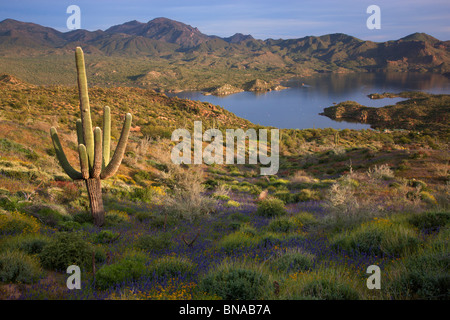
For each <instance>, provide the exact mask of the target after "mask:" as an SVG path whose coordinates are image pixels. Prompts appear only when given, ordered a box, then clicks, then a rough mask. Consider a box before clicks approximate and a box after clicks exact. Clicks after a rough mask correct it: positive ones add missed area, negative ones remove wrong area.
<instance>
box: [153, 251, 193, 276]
mask: <svg viewBox="0 0 450 320" xmlns="http://www.w3.org/2000/svg"><path fill="white" fill-rule="evenodd" d="M195 271H196V266H195V264H194V263H192V261H190V260H189V259H186V258H183V257H174V256H166V257H162V258H159V259H157V260H155V261H152V263H151V264H150V265H149V270H148V273H149V274H150V275H152V276H153V277H158V278H162V277H167V278H174V277H178V276H180V275H182V276H185V277H189V276H192V275H193V274H194V273H195Z"/></svg>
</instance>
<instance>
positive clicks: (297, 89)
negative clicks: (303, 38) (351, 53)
mask: <svg viewBox="0 0 450 320" xmlns="http://www.w3.org/2000/svg"><path fill="white" fill-rule="evenodd" d="M282 84H283V85H284V86H287V87H288V89H286V90H281V91H270V92H267V93H260V94H255V93H252V92H240V93H237V94H233V95H229V96H224V97H216V96H212V95H203V94H202V93H201V92H180V93H177V94H171V96H174V95H175V96H177V97H179V98H187V99H191V100H200V101H207V102H210V103H212V104H214V105H219V106H221V107H223V108H225V109H227V110H229V111H231V112H233V113H234V114H236V115H237V116H239V117H241V118H245V119H247V120H249V121H251V122H253V123H255V124H260V125H264V126H274V127H277V128H293V129H307V128H334V129H345V128H348V129H365V128H370V126H369V125H366V124H359V123H350V122H344V121H342V122H337V121H333V120H331V119H329V118H327V117H325V116H321V115H319V113H320V112H322V111H323V109H324V108H326V107H329V106H332V105H333V103H339V102H342V101H347V100H352V101H356V102H358V103H360V104H362V105H365V106H369V107H382V106H385V105H392V104H395V103H396V102H398V101H402V100H404V99H402V98H391V99H390V98H385V99H379V100H372V99H370V98H369V97H368V95H369V94H371V93H383V92H394V93H395V92H401V91H424V92H429V93H450V80H449V79H448V78H446V77H445V76H442V75H438V74H423V73H358V74H319V75H314V76H310V77H304V78H298V79H295V80H289V81H287V82H285V83H282Z"/></svg>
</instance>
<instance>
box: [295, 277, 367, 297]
mask: <svg viewBox="0 0 450 320" xmlns="http://www.w3.org/2000/svg"><path fill="white" fill-rule="evenodd" d="M301 293H302V295H303V296H305V297H308V296H309V297H313V298H317V299H320V300H359V299H360V296H359V293H358V292H357V291H356V290H355V289H353V288H352V287H351V286H349V285H348V284H346V283H344V282H339V281H337V280H335V281H333V280H329V279H315V280H311V281H310V282H308V283H306V284H305V285H304V287H303V289H302V292H301Z"/></svg>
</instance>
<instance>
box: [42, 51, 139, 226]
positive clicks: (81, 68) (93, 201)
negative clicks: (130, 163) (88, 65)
mask: <svg viewBox="0 0 450 320" xmlns="http://www.w3.org/2000/svg"><path fill="white" fill-rule="evenodd" d="M75 60H76V67H77V78H78V91H79V96H80V111H81V119H78V120H77V122H76V128H77V139H78V153H79V157H80V169H81V170H80V171H77V170H76V169H74V168H73V167H72V166H71V165H70V163H69V161H68V160H67V157H66V155H65V153H64V151H63V149H62V146H61V143H60V141H59V137H58V133H57V131H56V129H55V128H54V127H52V128H51V129H50V135H51V137H52V141H53V146H54V147H55V150H56V156H57V158H58V160H59V163H60V164H61V167H62V168H63V169H64V171H65V172H66V173H67V175H68V176H69V177H70V178H72V179H73V180H81V179H83V180H85V182H86V188H87V192H88V196H89V202H90V206H91V213H92V216H93V218H94V223H95V225H96V226H102V225H103V223H104V221H105V211H104V209H103V200H102V191H101V182H100V180H102V179H107V178H109V177H111V176H113V175H114V174H115V173H116V171H117V169H118V168H119V166H120V163H121V162H122V159H123V155H124V153H125V148H126V146H127V141H128V134H129V132H130V127H131V114H130V113H127V114H126V116H125V122H124V124H123V128H122V133H121V134H120V138H119V142H118V144H117V147H116V150H115V151H114V155H113V157H112V158H111V160H110V152H111V151H110V142H111V114H110V109H109V107H107V106H106V107H104V108H103V136H102V130H101V129H100V128H99V127H96V128H95V129H94V130H93V129H92V121H91V111H90V106H89V96H88V87H87V78H86V70H85V65H84V55H83V50H82V49H81V48H80V47H77V48H76V51H75Z"/></svg>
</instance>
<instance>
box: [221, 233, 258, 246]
mask: <svg viewBox="0 0 450 320" xmlns="http://www.w3.org/2000/svg"><path fill="white" fill-rule="evenodd" d="M241 230H242V229H241ZM241 230H239V231H235V232H233V233H230V234H228V235H226V236H224V237H223V238H222V239H221V240H220V241H219V243H218V246H219V248H222V250H224V251H225V252H233V251H235V250H240V249H244V248H251V247H254V246H256V245H257V243H258V238H257V237H256V236H255V235H253V234H252V233H251V232H245V230H244V232H243V231H241Z"/></svg>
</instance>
